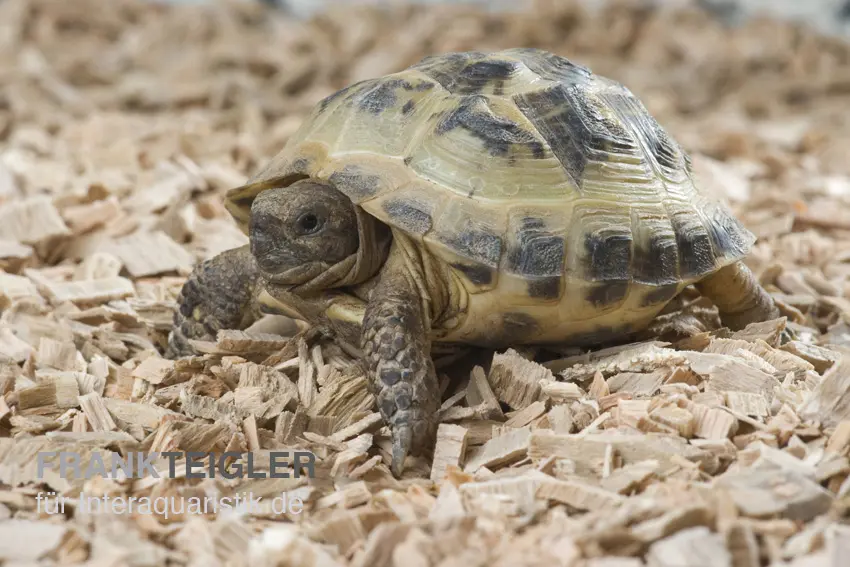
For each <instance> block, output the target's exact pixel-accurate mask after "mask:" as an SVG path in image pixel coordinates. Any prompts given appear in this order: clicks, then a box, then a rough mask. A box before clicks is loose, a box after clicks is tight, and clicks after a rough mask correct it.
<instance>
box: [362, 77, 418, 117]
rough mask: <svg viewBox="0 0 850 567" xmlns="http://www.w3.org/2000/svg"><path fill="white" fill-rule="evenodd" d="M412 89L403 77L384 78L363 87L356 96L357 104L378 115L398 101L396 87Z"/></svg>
mask: <svg viewBox="0 0 850 567" xmlns="http://www.w3.org/2000/svg"><path fill="white" fill-rule="evenodd" d="M400 88H403V89H405V90H408V91H410V90H413V85H412V84H411V83H410V82H408V81H405V80H403V79H384V80H381V81H378V83H377V84H376V85H375V86H373V87H371V88H367V89H364V90H363V92H362V93H361V94H360V95H359V96H358V106H359V107H360V109H361V110H365V111H366V112H370V113H372V114H375V115H378V114H381V113H382V112H384V111H385V110H386V109H388V108H392V107H393V106H395V105H396V103H397V102H398V94H397V91H398V89H400Z"/></svg>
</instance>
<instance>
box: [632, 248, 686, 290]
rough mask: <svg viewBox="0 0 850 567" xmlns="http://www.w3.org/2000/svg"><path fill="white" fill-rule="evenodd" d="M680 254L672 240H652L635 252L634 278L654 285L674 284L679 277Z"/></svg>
mask: <svg viewBox="0 0 850 567" xmlns="http://www.w3.org/2000/svg"><path fill="white" fill-rule="evenodd" d="M678 267H679V253H678V251H677V249H676V244H675V241H674V240H673V239H672V238H658V237H656V238H651V239H650V241H649V246H648V247H645V246H640V247H637V249H636V250H635V260H634V278H635V280H636V281H639V282H642V283H648V284H653V285H660V284H667V283H674V282H676V281H677V280H678V276H679V270H678Z"/></svg>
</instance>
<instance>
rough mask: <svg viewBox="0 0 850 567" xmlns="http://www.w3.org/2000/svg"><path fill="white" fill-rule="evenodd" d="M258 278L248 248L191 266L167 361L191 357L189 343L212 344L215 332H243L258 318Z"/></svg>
mask: <svg viewBox="0 0 850 567" xmlns="http://www.w3.org/2000/svg"><path fill="white" fill-rule="evenodd" d="M259 286H260V276H259V271H258V269H257V265H256V263H255V262H254V257H253V256H252V255H251V250H250V246H247V245H246V246H242V247H240V248H234V249H232V250H227V251H225V252H222V253H221V254H219V255H218V256H216V257H214V258H211V259H209V260H207V261H206V262H202V263H200V264H198V265H197V266H195V269H194V270H192V273H191V275H190V276H189V278H188V279H187V280H186V283H185V284H183V289H182V290H180V297H178V299H177V303H178V306H177V311H175V312H174V327H173V328H172V330H171V334H170V335H169V336H168V349H167V350H166V356H167V357H168V358H177V357H180V356H186V355H191V354H195V351H194V349H193V348H192V345H191V344H190V343H189V340H191V339H196V340H205V341H214V340H215V339H216V334H217V333H218V331H219V329H240V330H241V329H244V328H246V327H248V326H249V325H251V323H253V322H254V321H256V320H257V319H258V318H259V315H260V311H259V308H258V306H257V303H256V296H257V292H258V291H259Z"/></svg>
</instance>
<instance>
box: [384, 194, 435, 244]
mask: <svg viewBox="0 0 850 567" xmlns="http://www.w3.org/2000/svg"><path fill="white" fill-rule="evenodd" d="M381 206H382V207H383V209H384V212H386V213H387V215H389V218H390V219H391V220H392V221H393V224H395V225H397V226H399V227H401V228H403V229H404V230H406V231H408V232H410V233H412V234H420V235H422V234H425V233H426V232H428V231H429V230H431V226H432V224H433V219H432V218H431V213H432V211H431V207H429V206H428V204H426V203H424V202H422V201H421V200H415V199H412V198H402V197H394V198H390V199H387V200H386V201H384V202H383V203H382V205H381Z"/></svg>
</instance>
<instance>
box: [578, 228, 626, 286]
mask: <svg viewBox="0 0 850 567" xmlns="http://www.w3.org/2000/svg"><path fill="white" fill-rule="evenodd" d="M584 248H585V252H586V256H585V262H586V263H587V265H586V269H587V275H588V277H589V279H590V280H592V281H601V282H611V281H616V280H620V281H626V280H628V279H629V277H630V274H629V267H630V266H631V263H632V238H631V236H629V235H628V234H623V233H618V232H608V233H601V234H600V233H589V234H587V235H586V236H585V237H584Z"/></svg>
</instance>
